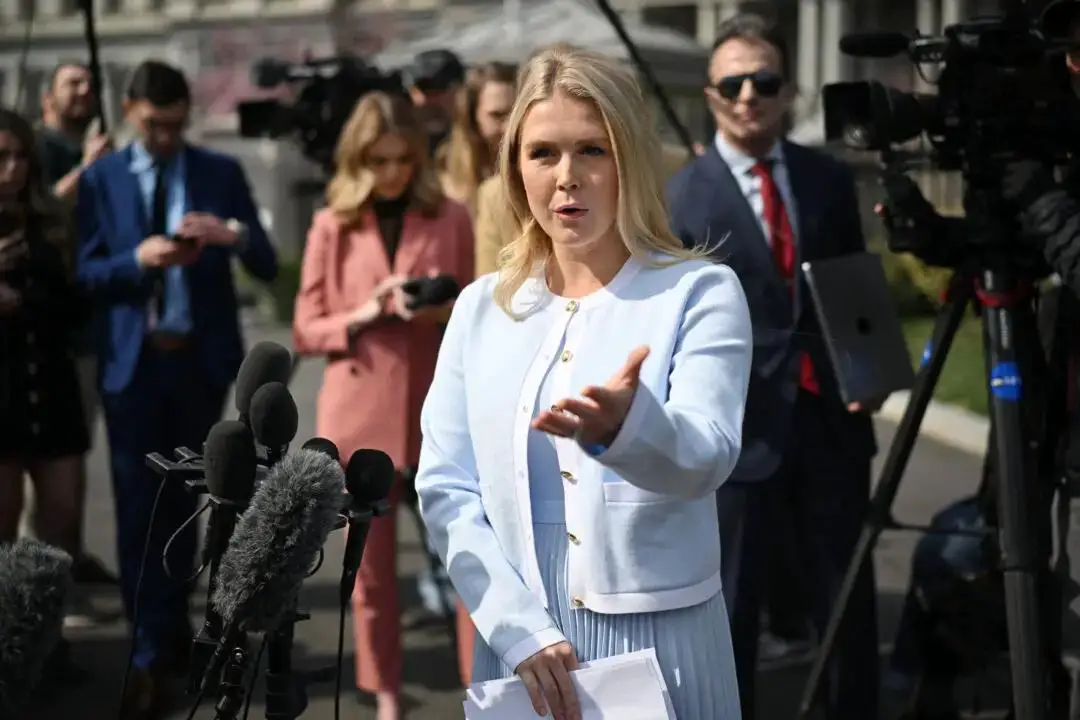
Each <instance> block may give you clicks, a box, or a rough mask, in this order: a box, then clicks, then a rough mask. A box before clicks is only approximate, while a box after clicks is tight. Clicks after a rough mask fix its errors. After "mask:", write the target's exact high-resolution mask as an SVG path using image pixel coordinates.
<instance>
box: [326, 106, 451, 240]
mask: <svg viewBox="0 0 1080 720" xmlns="http://www.w3.org/2000/svg"><path fill="white" fill-rule="evenodd" d="M387 134H393V135H398V136H400V137H401V138H403V139H404V140H405V142H406V144H407V145H408V146H409V159H410V161H411V162H412V165H413V178H412V183H411V184H410V186H409V205H410V207H411V208H414V209H416V210H418V211H419V212H421V213H422V214H424V215H426V216H429V217H431V216H434V215H436V214H438V212H439V209H440V208H441V207H442V204H443V202H444V200H445V198H444V196H443V192H442V189H441V188H440V186H439V180H438V178H437V177H436V176H435V173H434V172H433V170H432V167H431V163H429V162H428V140H427V135H426V134H425V133H424V130H423V128H422V127H421V125H420V122H419V120H418V119H417V117H416V113H415V111H414V110H413V107H412V105H411V104H409V101H408V100H406V99H405V98H402V97H398V96H396V95H388V94H387V93H383V92H370V93H368V94H366V95H364V97H362V98H361V99H360V101H359V102H358V103H356V108H355V109H354V110H353V112H352V115H351V116H350V117H349V121H348V122H347V123H345V127H344V129H342V131H341V137H340V138H339V139H338V144H337V149H336V150H335V152H334V165H335V167H334V177H333V178H332V179H331V180H330V183H329V184H328V185H327V186H326V204H327V206H328V207H329V208H330V209H331V210H332V211H333V212H334V214H336V215H337V216H338V218H339V219H340V220H341V222H342V223H343V224H344V225H347V226H358V225H359V224H360V223H361V222H362V220H363V217H364V213H365V212H366V211H367V210H368V209H369V206H370V204H371V200H372V197H371V194H372V191H373V190H374V187H375V174H374V173H373V172H372V171H371V168H370V167H369V166H368V163H369V160H370V158H369V157H368V152H369V151H370V149H371V146H372V145H374V144H375V143H376V142H378V141H379V138H381V137H383V136H384V135H387Z"/></svg>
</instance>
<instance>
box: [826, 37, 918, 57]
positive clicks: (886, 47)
mask: <svg viewBox="0 0 1080 720" xmlns="http://www.w3.org/2000/svg"><path fill="white" fill-rule="evenodd" d="M910 46H911V38H910V37H908V36H907V35H905V34H904V33H899V32H865V33H851V34H848V35H845V36H843V37H842V38H840V52H842V53H844V54H845V55H851V56H852V57H864V58H891V57H895V56H896V55H899V54H900V53H903V52H907V50H908V48H909V47H910Z"/></svg>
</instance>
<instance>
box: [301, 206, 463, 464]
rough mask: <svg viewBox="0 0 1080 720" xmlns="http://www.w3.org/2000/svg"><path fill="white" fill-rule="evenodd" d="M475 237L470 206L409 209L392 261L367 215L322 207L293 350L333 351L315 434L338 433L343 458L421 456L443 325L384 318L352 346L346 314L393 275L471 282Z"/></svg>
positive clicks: (307, 254) (404, 459)
mask: <svg viewBox="0 0 1080 720" xmlns="http://www.w3.org/2000/svg"><path fill="white" fill-rule="evenodd" d="M474 247H475V243H474V240H473V232H472V223H471V221H470V220H469V213H468V211H467V210H466V208H465V207H464V206H463V205H460V204H458V203H456V202H453V201H451V200H447V201H446V202H445V204H444V205H443V207H442V208H441V209H440V211H439V213H438V215H437V216H435V217H431V218H427V217H424V216H422V215H421V214H419V213H417V212H412V211H410V212H409V213H407V214H406V216H405V222H404V226H403V229H402V232H401V240H400V242H399V243H398V249H397V252H396V254H395V257H394V261H393V268H391V267H390V262H389V259H388V258H387V255H386V251H385V250H384V248H383V242H382V238H381V237H380V235H379V231H378V228H377V226H376V224H375V219H374V217H373V216H371V215H370V214H369V215H368V216H367V217H366V218H365V220H364V222H363V224H362V226H361V227H360V228H345V227H343V226H342V224H341V222H340V221H339V220H338V218H337V216H336V215H335V214H334V213H333V212H331V211H329V210H327V209H323V210H320V211H318V212H317V213H316V214H315V217H314V219H313V220H312V223H311V229H310V230H309V231H308V237H307V245H306V247H305V248H304V260H303V265H302V267H301V272H300V291H299V292H298V293H297V296H296V310H295V313H294V318H293V341H294V343H295V346H296V350H297V351H298V352H300V353H303V354H308V355H325V356H327V359H328V364H327V366H326V370H325V372H324V373H323V384H322V388H321V390H320V391H319V397H318V401H317V406H316V421H315V427H316V432H317V433H318V434H319V435H320V436H322V437H325V438H327V439H329V440H332V441H333V442H334V443H335V444H336V445H337V446H338V449H339V450H340V451H341V458H342V461H347V460H348V458H349V455H351V454H352V453H353V451H355V450H357V449H359V448H374V449H377V450H382V451H383V452H385V453H387V454H388V455H389V456H390V457H391V459H393V461H394V464H395V466H396V467H398V468H402V467H407V466H411V465H415V464H416V463H417V462H418V461H419V457H420V408H421V406H422V405H423V402H424V397H425V395H427V391H428V386H429V385H430V384H431V378H432V376H433V374H434V372H435V358H436V356H437V354H438V351H439V342H440V339H441V337H442V329H441V327H440V326H439V325H437V324H434V323H431V322H424V321H417V322H403V321H402V322H392V323H389V322H388V323H385V324H381V323H377V324H375V325H373V326H371V327H370V328H368V329H366V330H363V331H362V332H361V334H360V335H359V337H358V338H357V340H356V342H355V343H354V346H353V347H352V348H350V347H349V345H348V340H347V337H346V326H347V325H348V316H349V314H350V313H351V312H352V311H354V310H355V309H356V308H358V307H360V306H361V305H362V304H363V303H365V302H366V301H367V300H368V299H369V298H370V297H371V295H372V293H373V292H374V290H375V287H376V286H377V285H378V284H379V283H380V282H382V281H383V280H384V279H385V278H386V277H387V276H388V275H390V274H398V275H404V276H407V277H418V276H427V275H429V274H431V273H432V272H436V273H448V274H451V275H453V276H455V277H456V278H457V280H458V283H459V284H460V286H461V287H462V288H464V287H465V285H467V284H468V283H469V282H471V281H472V275H473V263H474V260H473V257H474Z"/></svg>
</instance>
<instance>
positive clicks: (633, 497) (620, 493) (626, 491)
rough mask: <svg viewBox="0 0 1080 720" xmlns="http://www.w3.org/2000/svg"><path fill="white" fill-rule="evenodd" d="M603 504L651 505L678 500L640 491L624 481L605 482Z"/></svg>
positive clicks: (649, 491) (635, 486)
mask: <svg viewBox="0 0 1080 720" xmlns="http://www.w3.org/2000/svg"><path fill="white" fill-rule="evenodd" d="M603 487H604V502H605V503H607V504H608V505H648V504H652V503H670V502H676V501H677V500H678V498H675V497H672V496H669V495H662V494H661V493H656V492H652V491H651V490H642V489H641V488H639V487H638V486H637V485H633V484H631V483H628V482H625V481H619V482H605V483H604V485H603Z"/></svg>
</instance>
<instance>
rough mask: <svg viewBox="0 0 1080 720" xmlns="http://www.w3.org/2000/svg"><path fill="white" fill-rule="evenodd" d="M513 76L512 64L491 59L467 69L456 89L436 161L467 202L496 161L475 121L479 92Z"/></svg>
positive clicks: (515, 75) (507, 81) (515, 70)
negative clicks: (448, 125) (451, 121)
mask: <svg viewBox="0 0 1080 720" xmlns="http://www.w3.org/2000/svg"><path fill="white" fill-rule="evenodd" d="M516 79H517V68H516V67H515V66H514V65H509V64H507V63H501V62H490V63H485V64H483V65H481V66H479V67H476V68H473V69H472V70H470V71H469V74H468V76H467V77H466V78H465V84H464V85H462V86H461V88H459V89H458V94H457V98H456V99H455V108H454V124H453V127H451V128H450V136H449V137H448V138H447V139H446V142H445V143H443V144H442V146H440V147H439V152H438V156H437V158H436V163H437V164H438V166H439V168H440V169H441V170H442V171H443V172H444V173H445V174H446V180H447V183H448V185H449V186H450V187H451V188H453V189H454V190H460V191H461V193H462V194H463V196H464V197H461V198H457V199H459V200H462V201H464V202H466V203H468V204H470V205H471V204H472V202H473V200H474V199H475V197H476V189H477V188H478V187H480V183H482V182H483V181H484V180H485V179H487V174H488V173H489V172H491V170H492V169H493V166H494V163H495V152H494V150H493V149H492V148H491V147H489V146H488V143H487V141H486V140H484V138H483V137H481V135H480V126H479V123H477V121H476V112H477V110H478V109H479V106H480V94H481V93H482V92H483V91H484V87H485V86H487V84H488V83H505V84H507V85H510V86H513V85H514V81H515V80H516Z"/></svg>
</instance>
